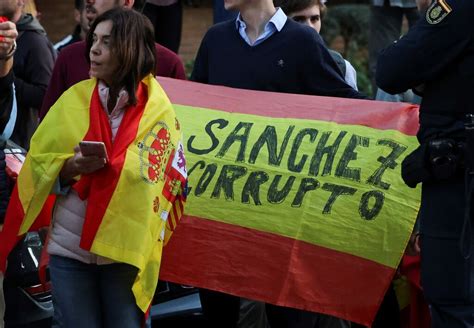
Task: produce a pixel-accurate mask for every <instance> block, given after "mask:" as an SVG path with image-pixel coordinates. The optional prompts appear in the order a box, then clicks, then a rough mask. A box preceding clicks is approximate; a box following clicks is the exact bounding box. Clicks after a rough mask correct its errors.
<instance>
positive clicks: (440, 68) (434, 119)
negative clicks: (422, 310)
mask: <svg viewBox="0 0 474 328" xmlns="http://www.w3.org/2000/svg"><path fill="white" fill-rule="evenodd" d="M376 80H377V84H378V86H379V87H380V88H381V89H383V90H385V91H387V92H389V93H392V94H395V93H400V92H403V91H405V90H407V89H414V90H415V91H417V92H419V93H421V94H422V95H423V100H422V103H421V108H420V128H419V131H418V135H417V136H418V139H419V141H420V145H421V148H423V147H424V149H425V150H426V152H421V153H422V154H423V159H424V161H425V162H424V163H425V164H426V167H427V168H428V172H429V173H431V174H430V175H429V177H427V176H425V177H424V178H425V179H424V181H422V182H423V184H422V200H421V208H420V213H419V217H420V235H421V238H420V243H421V270H422V273H421V274H422V277H421V280H422V285H423V289H424V293H425V297H426V299H427V300H428V302H429V303H430V308H431V315H432V327H436V328H438V327H443V328H457V327H474V251H473V246H472V244H473V243H471V241H474V239H473V236H472V229H471V227H470V226H471V220H473V219H474V213H473V212H472V211H471V210H470V208H471V207H473V208H474V206H472V205H473V203H474V201H473V199H472V195H471V192H472V189H471V188H473V186H474V183H472V180H473V179H472V178H471V176H470V175H469V174H466V170H469V167H467V166H468V165H464V164H463V163H462V160H461V159H460V158H459V156H460V155H459V153H461V152H460V151H459V149H458V148H459V147H461V146H462V145H467V147H468V150H474V149H472V148H473V147H474V143H471V144H469V142H467V143H466V140H468V139H469V134H468V132H467V131H466V130H467V129H466V128H465V117H466V114H469V113H473V114H474V100H473V95H474V1H472V0H435V1H434V2H433V3H432V4H431V5H430V6H429V7H428V9H427V11H426V13H425V15H424V16H423V17H422V18H421V19H420V20H419V21H418V23H417V24H416V25H415V26H414V27H413V28H412V29H411V30H410V31H409V32H408V34H407V35H405V36H404V37H403V38H401V39H400V40H399V41H398V42H396V43H394V44H393V45H391V46H390V47H388V48H386V49H385V50H384V51H383V52H382V53H381V55H380V57H379V59H378V67H377V74H376ZM466 137H467V139H466ZM440 144H441V145H442V146H441V148H443V147H444V148H443V149H444V150H443V151H446V149H448V152H449V151H451V152H452V153H453V154H454V155H455V156H450V155H449V156H446V158H448V159H450V160H449V161H447V162H449V163H454V164H453V165H454V166H455V167H457V168H458V169H457V170H454V169H453V167H452V166H449V167H447V171H442V170H441V171H442V172H441V177H439V176H437V174H434V172H437V170H436V168H437V167H436V165H435V164H436V161H435V160H434V158H435V157H434V156H433V154H432V152H433V151H437V149H438V150H439V147H438V148H437V146H434V147H432V146H433V145H440ZM426 145H428V147H425V146H426ZM458 146H459V147H458ZM433 148H434V150H433ZM468 153H469V152H468ZM453 159H454V161H451V160H453ZM465 160H466V162H469V158H465ZM445 163H446V161H445ZM438 171H440V170H438ZM446 172H448V173H447V174H444V175H443V173H446ZM421 180H422V179H421Z"/></svg>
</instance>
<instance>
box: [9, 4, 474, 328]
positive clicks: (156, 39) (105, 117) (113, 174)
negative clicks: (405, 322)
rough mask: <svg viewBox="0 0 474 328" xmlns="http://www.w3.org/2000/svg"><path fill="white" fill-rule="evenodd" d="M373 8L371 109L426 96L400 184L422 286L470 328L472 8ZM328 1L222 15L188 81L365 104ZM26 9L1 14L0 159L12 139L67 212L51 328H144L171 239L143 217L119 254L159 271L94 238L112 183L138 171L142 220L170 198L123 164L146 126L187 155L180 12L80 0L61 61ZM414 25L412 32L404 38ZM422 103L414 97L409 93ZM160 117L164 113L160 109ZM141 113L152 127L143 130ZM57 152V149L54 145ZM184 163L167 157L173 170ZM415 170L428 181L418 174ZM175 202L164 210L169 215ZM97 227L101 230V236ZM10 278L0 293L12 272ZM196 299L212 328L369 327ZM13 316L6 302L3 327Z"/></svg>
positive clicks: (119, 241)
mask: <svg viewBox="0 0 474 328" xmlns="http://www.w3.org/2000/svg"><path fill="white" fill-rule="evenodd" d="M371 1H372V2H371V6H370V15H371V16H370V17H371V25H370V26H371V28H370V33H369V36H370V37H369V71H370V74H371V78H372V82H373V90H374V91H375V92H374V95H376V98H377V99H384V100H392V101H401V100H403V101H411V102H420V101H421V98H420V97H419V96H423V100H422V103H421V110H420V131H419V134H418V138H419V140H420V148H419V149H417V150H416V151H415V152H414V153H413V154H410V156H408V157H407V160H406V162H404V164H405V166H404V167H405V168H406V170H405V171H404V178H406V176H409V177H410V178H411V180H410V179H408V180H409V181H407V180H406V181H407V184H409V185H410V184H412V183H413V184H414V185H416V184H417V183H420V182H421V183H423V194H422V203H421V209H420V213H419V221H420V225H417V226H416V228H415V230H414V232H413V238H411V240H410V243H411V244H410V245H409V246H410V249H411V250H414V252H415V253H418V252H419V251H420V247H421V254H422V282H423V289H424V292H425V296H426V299H427V301H428V303H429V304H430V313H431V316H432V327H436V328H437V327H447V328H457V327H460V328H461V327H473V326H474V285H473V284H474V279H473V277H474V276H473V272H472V265H473V263H474V262H473V260H472V259H471V256H470V255H471V251H472V247H474V244H473V243H471V239H472V238H473V236H472V233H473V231H472V229H471V228H470V227H471V217H472V215H471V213H470V204H471V202H472V201H473V200H472V189H473V187H472V185H473V184H472V181H471V180H472V174H471V172H473V171H474V164H472V163H474V159H470V158H464V157H463V156H464V155H463V156H460V155H459V151H458V150H457V149H459V147H461V148H462V149H467V151H466V154H467V155H465V156H469V148H470V147H471V148H472V147H474V142H472V141H471V142H472V143H471V144H470V143H469V142H468V141H465V140H466V139H468V138H466V136H465V131H466V130H468V129H467V128H466V126H468V125H466V124H469V123H470V124H471V130H472V126H474V120H472V121H470V122H468V123H465V122H464V118H465V116H466V114H470V113H471V114H474V109H473V108H472V106H473V105H471V103H470V101H469V95H470V93H469V89H470V88H471V85H472V81H473V78H474V76H473V75H474V71H473V58H474V39H473V33H474V31H473V29H472V27H471V25H470V24H469V23H470V18H471V16H473V13H474V4H471V3H470V2H466V1H463V0H434V1H432V0H371ZM325 2H326V1H325V0H274V1H272V0H226V1H224V4H223V5H224V8H225V10H227V11H229V12H234V13H236V14H235V15H234V16H233V17H232V18H231V19H229V20H226V21H223V22H220V23H218V24H215V25H213V26H212V27H211V28H210V29H209V30H208V31H207V33H206V34H205V36H204V38H203V40H202V42H201V45H200V47H199V50H198V53H197V55H196V58H195V62H194V68H193V71H192V73H191V77H190V79H191V80H192V81H194V82H199V83H205V84H212V85H222V86H228V87H233V88H243V89H250V90H260V91H272V92H280V93H294V94H306V95H318V96H329V97H342V98H357V99H367V98H369V97H370V96H371V95H364V94H362V93H360V92H359V91H358V88H357V72H356V71H355V69H354V67H353V66H352V65H351V63H350V62H349V61H347V60H346V59H344V58H343V57H342V56H341V54H339V53H337V52H335V51H333V50H330V49H328V48H327V46H326V45H325V44H324V42H323V40H322V38H321V37H320V35H319V32H320V30H321V29H323V28H324V17H325V14H326V11H327V10H328V9H327V7H326V4H325ZM26 4H27V3H26V0H2V2H0V16H4V17H5V18H6V19H4V20H3V21H2V20H0V96H1V98H0V110H1V112H0V131H2V134H1V135H0V142H1V144H0V158H2V156H1V155H2V153H3V149H4V147H5V141H6V140H7V139H11V140H13V141H14V142H16V143H18V144H19V145H20V146H22V147H24V148H25V149H28V150H29V155H28V156H29V158H30V161H32V162H33V161H34V163H35V165H39V166H41V167H42V169H43V170H45V171H43V175H45V176H47V178H42V179H39V182H38V186H40V187H41V190H47V194H49V193H50V192H51V193H54V194H56V197H57V198H56V199H57V200H56V207H55V210H54V212H53V224H52V225H51V228H50V235H49V240H50V242H49V245H48V252H49V254H50V255H51V259H50V264H49V265H50V270H51V282H52V286H53V289H52V293H53V300H54V308H55V314H54V324H55V325H57V326H58V327H140V326H141V325H142V324H143V319H144V315H145V313H146V309H147V306H148V305H149V304H150V303H149V301H150V297H149V296H150V294H147V295H148V296H143V295H141V294H140V295H139V294H138V293H137V287H136V286H137V285H136V284H137V283H138V282H139V281H140V279H142V278H143V279H145V277H143V275H144V274H145V273H148V274H150V273H151V274H152V276H153V274H154V278H153V279H155V280H153V279H152V280H151V281H152V282H153V283H154V284H153V283H152V284H151V285H153V286H152V289H153V291H154V286H156V280H157V278H158V275H157V272H158V271H157V270H158V269H157V268H156V261H158V263H159V254H161V247H162V244H163V243H166V241H167V239H168V238H169V236H170V234H169V233H168V232H165V230H166V229H165V226H164V225H163V226H160V227H155V226H154V225H153V224H154V223H153V222H156V220H149V218H148V215H151V214H147V213H140V224H139V225H138V227H136V226H133V228H131V229H129V230H128V233H129V234H132V235H134V236H136V238H135V239H134V238H129V235H128V234H127V235H126V237H125V235H124V236H122V235H121V236H119V238H114V243H116V245H118V246H120V247H121V248H124V249H126V250H127V252H125V253H127V254H135V253H137V254H149V256H148V257H146V258H144V259H142V260H140V261H138V260H136V259H133V258H130V257H127V256H125V255H124V254H121V253H120V254H119V253H118V252H115V251H113V250H112V249H110V248H107V247H105V246H104V247H101V246H99V245H98V244H99V242H100V240H99V239H98V238H99V237H97V236H98V235H99V236H100V233H99V232H100V224H101V221H100V220H107V213H110V212H112V213H119V212H120V211H119V209H120V204H116V203H114V202H113V201H112V200H113V199H114V198H113V196H114V191H115V189H112V190H110V192H109V193H110V194H108V196H109V198H108V200H109V201H110V204H109V202H107V204H109V206H108V207H106V208H104V206H98V205H97V204H98V203H99V202H96V201H95V200H97V199H102V198H100V197H106V196H107V195H106V196H104V193H103V189H101V188H104V185H105V184H107V185H109V184H111V185H113V186H114V188H115V187H117V188H119V187H120V186H121V184H120V183H121V180H120V175H118V174H117V172H121V170H129V171H130V172H128V171H126V172H127V174H128V176H129V178H128V180H127V183H129V184H130V185H131V187H133V186H137V189H140V190H144V191H143V192H142V194H140V196H138V197H136V198H134V201H135V202H137V204H136V207H139V206H144V207H146V205H143V204H145V202H146V201H147V200H150V199H151V202H152V203H153V201H154V197H157V196H156V195H157V194H160V195H161V194H162V193H161V189H162V188H163V186H164V183H165V182H166V181H164V179H165V177H160V178H158V179H157V180H156V181H155V180H153V181H151V182H150V181H149V180H150V179H149V178H147V177H144V176H142V175H140V172H138V171H136V170H133V169H129V167H132V168H133V167H137V166H139V165H140V163H133V160H136V161H138V160H139V157H138V156H137V158H135V159H132V160H130V161H129V162H127V160H128V157H127V160H125V159H124V153H125V151H134V152H137V151H138V150H137V149H134V148H133V147H134V146H133V145H134V144H135V141H136V140H139V139H140V138H144V135H142V134H140V133H142V132H143V131H142V130H140V129H141V128H142V127H143V126H146V127H148V128H149V130H148V132H149V131H155V130H154V129H160V128H161V127H163V126H166V129H167V133H168V134H167V136H168V137H167V138H168V139H167V140H166V142H165V143H166V144H168V143H169V144H172V145H175V146H177V145H178V144H179V143H180V142H181V141H180V131H179V128H177V126H178V125H177V124H176V125H175V124H174V122H175V120H176V118H175V114H174V111H173V109H172V107H171V105H170V104H169V101H168V100H167V98H166V97H165V95H164V93H163V91H162V90H161V88H160V87H159V85H158V83H157V82H156V80H155V79H154V76H155V75H156V76H165V77H171V78H175V79H183V80H184V79H186V76H185V71H184V67H183V64H182V61H181V60H180V58H179V57H178V56H177V54H176V53H177V52H178V50H179V44H180V39H181V27H182V2H181V1H180V0H148V1H145V3H142V2H140V3H138V2H137V3H135V1H134V0H75V1H74V5H75V12H74V17H75V20H76V23H77V25H76V27H75V29H74V31H73V33H72V34H71V35H68V36H66V37H65V38H64V39H63V40H61V41H60V42H58V43H57V44H56V45H54V46H53V45H52V44H51V42H50V41H49V40H48V38H47V35H46V32H45V31H44V29H43V27H42V26H41V24H40V23H39V21H38V20H37V19H36V18H35V17H34V15H31V14H28V13H27V12H26V10H25V8H26V7H25V6H26ZM220 5H222V1H217V0H216V1H215V6H220ZM134 7H135V9H140V11H142V12H143V14H142V13H139V12H138V11H136V10H134V9H133V8H134ZM234 17H235V18H234ZM404 17H405V18H406V20H407V21H408V23H409V26H410V30H409V32H408V33H407V35H406V36H404V37H402V38H401V39H400V37H401V33H402V32H401V30H402V22H403V19H404ZM0 18H1V17H0ZM399 39H400V40H399ZM397 40H399V41H398V42H396V43H394V41H397ZM90 78H93V79H92V80H90ZM91 81H92V82H91ZM412 89H413V90H414V92H415V93H416V94H417V95H418V96H414V95H413V93H410V94H407V92H411V90H412ZM149 103H153V104H159V106H156V105H154V106H156V107H154V108H150V106H148V104H149ZM146 111H148V112H150V113H154V114H153V115H152V114H150V115H146V116H143V117H142V116H140V113H143V112H146ZM148 112H147V113H148ZM64 113H68V114H67V115H66V114H64ZM69 113H71V114H69ZM137 113H138V114H137ZM89 117H91V120H90V122H89V121H88V118H89ZM92 117H93V118H94V120H95V121H93V120H92ZM40 122H41V123H40ZM59 122H61V124H58V123H59ZM92 122H96V123H95V124H93V123H92ZM163 122H168V124H164V123H163ZM56 124H58V127H57V129H54V130H55V131H56V132H54V133H53V132H51V130H52V128H54V127H55V125H56ZM160 124H161V125H160ZM138 126H139V127H140V129H139V128H138ZM127 131H128V132H127ZM130 131H133V132H130ZM155 132H156V136H160V137H162V136H163V135H161V134H159V133H158V130H157V131H155ZM51 135H52V136H51ZM48 136H49V137H48ZM84 136H88V137H90V138H92V139H90V140H91V141H102V142H103V143H104V147H105V153H107V155H105V153H104V154H100V155H99V154H92V155H87V154H85V153H83V150H82V149H81V148H80V147H79V142H80V141H81V140H83V137H84ZM55 138H56V139H61V143H60V144H59V143H57V142H54V139H55ZM471 138H472V140H474V136H473V137H471ZM459 144H462V146H459V147H458V145H459ZM176 149H177V148H176ZM471 152H472V151H471ZM173 153H174V152H173ZM44 154H48V156H44ZM51 154H54V156H53V157H54V158H55V160H54V161H53V160H51V156H52V155H51ZM455 155H456V156H455ZM460 157H462V158H460ZM3 158H4V154H3ZM438 158H442V159H445V158H448V159H450V161H449V164H451V163H453V162H455V164H452V165H455V169H451V167H448V169H451V170H450V171H449V172H448V173H449V174H448V173H445V171H442V173H439V172H440V171H441V169H440V168H439V167H438V165H440V166H441V165H444V166H442V169H443V170H446V167H447V165H446V164H444V163H445V162H443V163H441V162H442V161H441V160H437V159H438ZM453 158H454V159H453ZM473 158H474V157H473ZM174 160H175V158H173V157H170V158H166V159H164V163H166V161H170V163H172V162H174ZM27 163H28V160H27ZM419 163H421V164H419ZM440 163H441V164H440ZM127 164H128V165H129V166H127ZM415 164H419V166H420V167H419V168H418V171H416V172H415V173H412V172H411V171H410V170H412V169H413V167H414V166H415ZM164 166H165V167H166V165H164ZM172 166H173V165H171V167H172ZM471 169H472V170H471ZM46 172H47V173H48V174H47V175H46ZM407 172H408V173H407ZM419 172H421V173H419ZM465 172H467V174H464V173H465ZM166 176H168V174H167V175H166ZM78 177H81V178H80V179H78ZM1 179H2V175H0V207H2V206H3V208H0V213H4V212H5V210H6V204H7V202H8V196H9V192H8V190H7V189H8V188H6V184H5V183H4V182H3V181H1ZM147 179H149V180H148V182H149V183H148V186H152V187H150V188H149V189H147V188H143V187H142V185H141V184H142V183H143V181H144V180H145V181H146V180H147ZM174 179H175V180H179V179H181V178H180V177H177V176H175V177H174ZM101 183H102V185H101ZM183 184H184V182H183ZM138 186H140V188H138ZM160 188H161V189H160ZM40 196H41V197H42V198H41V197H40ZM46 196H47V195H46ZM177 196H179V195H173V197H177ZM38 197H39V198H38ZM173 200H174V198H173ZM173 200H171V199H167V201H169V203H172V201H173ZM22 201H23V200H22ZM28 201H32V202H44V201H45V195H43V194H41V195H39V194H38V195H37V194H32V195H31V197H30V198H29V199H28ZM155 203H156V202H155ZM165 203H166V200H162V199H161V198H160V201H159V204H160V208H159V210H160V211H161V212H160V215H161V217H162V218H163V219H164V220H163V222H166V218H167V216H168V212H169V208H168V209H167V208H161V206H162V205H161V204H165ZM155 214H156V213H155ZM128 215H129V216H131V217H129V216H126V215H118V214H115V216H114V217H117V218H119V219H120V220H119V219H117V222H120V224H125V225H126V223H125V222H128V221H130V220H133V219H134V218H133V216H137V214H135V215H131V214H130V213H128ZM94 218H95V219H96V220H97V219H98V220H99V224H95V223H93V222H94ZM91 222H92V223H91ZM30 223H31V222H30ZM163 224H164V223H163ZM94 227H95V228H94ZM94 229H95V230H94ZM110 231H112V230H109V232H110ZM149 231H153V232H154V235H153V236H152V237H151V238H155V240H159V241H160V243H159V246H156V247H155V246H149V245H148V246H146V247H148V248H146V249H144V248H142V247H143V246H139V247H138V246H137V245H135V244H133V240H136V239H137V238H138V239H140V238H142V237H143V236H145V235H148V234H149V233H148V232H149ZM91 233H92V237H91ZM97 234H98V235H97ZM103 238H107V237H103ZM104 240H108V239H104ZM0 242H1V240H0ZM145 244H146V243H145ZM100 245H102V244H100ZM146 245H147V244H146ZM134 252H135V253H134ZM0 255H1V254H0ZM156 256H158V260H157V259H156ZM1 265H2V263H0V286H1V282H2V279H3V275H2V272H3V271H4V269H5V268H4V267H2V266H1ZM148 287H150V283H149V281H148ZM1 290H2V289H1V288H0V291H1ZM153 291H152V292H151V295H152V294H153ZM141 296H143V297H141ZM200 297H201V303H202V308H203V311H204V315H205V316H206V318H207V321H208V322H209V326H210V327H216V328H217V327H219V328H222V327H225V328H227V327H229V328H231V327H271V328H279V327H281V328H315V327H321V328H345V327H358V325H357V324H355V323H352V322H349V321H347V320H344V319H341V318H336V317H331V316H328V315H325V314H319V313H313V312H308V311H303V310H297V309H292V308H287V307H282V306H276V305H273V304H263V303H261V302H257V301H253V300H246V299H241V298H239V297H236V296H232V295H227V294H224V293H221V292H216V291H212V290H205V289H201V290H200ZM79 300H80V301H79ZM3 311H4V304H3V295H2V294H0V327H1V326H2V320H1V318H2V316H3ZM398 312H399V309H398V305H397V302H396V297H395V295H394V292H393V289H392V288H389V291H388V292H387V294H386V296H385V299H384V301H383V303H382V307H381V309H380V310H379V313H378V315H377V317H376V320H375V322H374V325H373V327H383V328H385V327H400V321H399V318H398V316H399V313H398ZM146 324H148V325H149V324H150V323H149V322H148V323H146Z"/></svg>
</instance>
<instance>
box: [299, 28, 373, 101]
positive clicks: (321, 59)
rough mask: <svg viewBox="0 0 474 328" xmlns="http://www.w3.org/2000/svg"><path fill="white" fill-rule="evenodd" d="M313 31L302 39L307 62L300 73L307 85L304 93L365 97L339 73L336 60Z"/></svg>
mask: <svg viewBox="0 0 474 328" xmlns="http://www.w3.org/2000/svg"><path fill="white" fill-rule="evenodd" d="M313 32H314V31H307V33H310V34H308V35H307V36H306V38H307V40H303V42H304V43H302V44H304V47H305V51H306V58H308V59H309V60H308V62H307V63H305V65H302V72H301V75H302V76H304V83H305V84H306V85H307V90H306V92H305V93H307V94H312V95H318V96H329V97H341V98H356V99H366V98H367V97H366V96H364V95H363V94H361V93H359V92H358V91H357V90H354V89H353V88H352V87H351V86H349V85H348V84H347V83H346V81H344V77H343V76H342V75H341V73H340V70H339V68H338V67H337V64H336V62H335V61H334V60H333V58H332V56H331V54H330V53H329V51H328V49H327V48H326V46H325V45H324V43H323V41H322V39H321V37H320V36H319V34H318V33H316V32H314V33H313Z"/></svg>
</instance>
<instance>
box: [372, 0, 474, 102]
mask: <svg viewBox="0 0 474 328" xmlns="http://www.w3.org/2000/svg"><path fill="white" fill-rule="evenodd" d="M471 3H472V2H471V1H461V0H438V1H436V4H434V6H436V8H434V7H430V9H428V12H427V13H426V15H425V16H424V17H422V18H421V19H420V21H418V23H417V24H416V25H415V26H414V27H412V28H411V29H410V30H409V31H408V33H407V34H406V35H405V36H404V37H403V38H401V39H400V40H399V41H398V42H396V43H394V44H392V45H391V46H389V47H388V48H386V49H384V50H382V52H381V54H380V56H379V58H378V62H377V73H376V80H377V85H378V86H379V87H380V88H381V89H382V90H384V91H386V92H388V93H391V94H396V93H401V92H404V91H406V90H408V89H412V88H416V87H417V86H419V85H422V84H423V83H425V82H426V81H430V80H433V79H435V78H436V77H437V76H438V75H439V74H440V73H441V72H442V71H443V70H444V69H445V68H446V66H447V65H449V64H450V63H452V62H453V61H455V60H456V58H457V57H458V56H459V54H461V53H462V52H463V51H464V49H465V48H466V47H467V46H468V44H469V42H471V40H470V38H469V34H472V27H471V22H470V21H469V16H472V14H471V12H472V10H473V8H472V7H473V5H472V4H471ZM445 6H447V7H445ZM432 8H433V11H434V12H432Z"/></svg>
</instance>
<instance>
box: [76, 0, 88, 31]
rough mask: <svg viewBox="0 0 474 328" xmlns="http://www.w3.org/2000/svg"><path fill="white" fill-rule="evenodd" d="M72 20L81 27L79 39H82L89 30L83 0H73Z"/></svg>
mask: <svg viewBox="0 0 474 328" xmlns="http://www.w3.org/2000/svg"><path fill="white" fill-rule="evenodd" d="M74 20H75V21H76V23H77V24H78V25H79V26H80V27H81V39H82V40H84V39H85V38H86V35H87V32H88V31H89V20H88V19H87V17H86V2H85V0H74Z"/></svg>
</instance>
